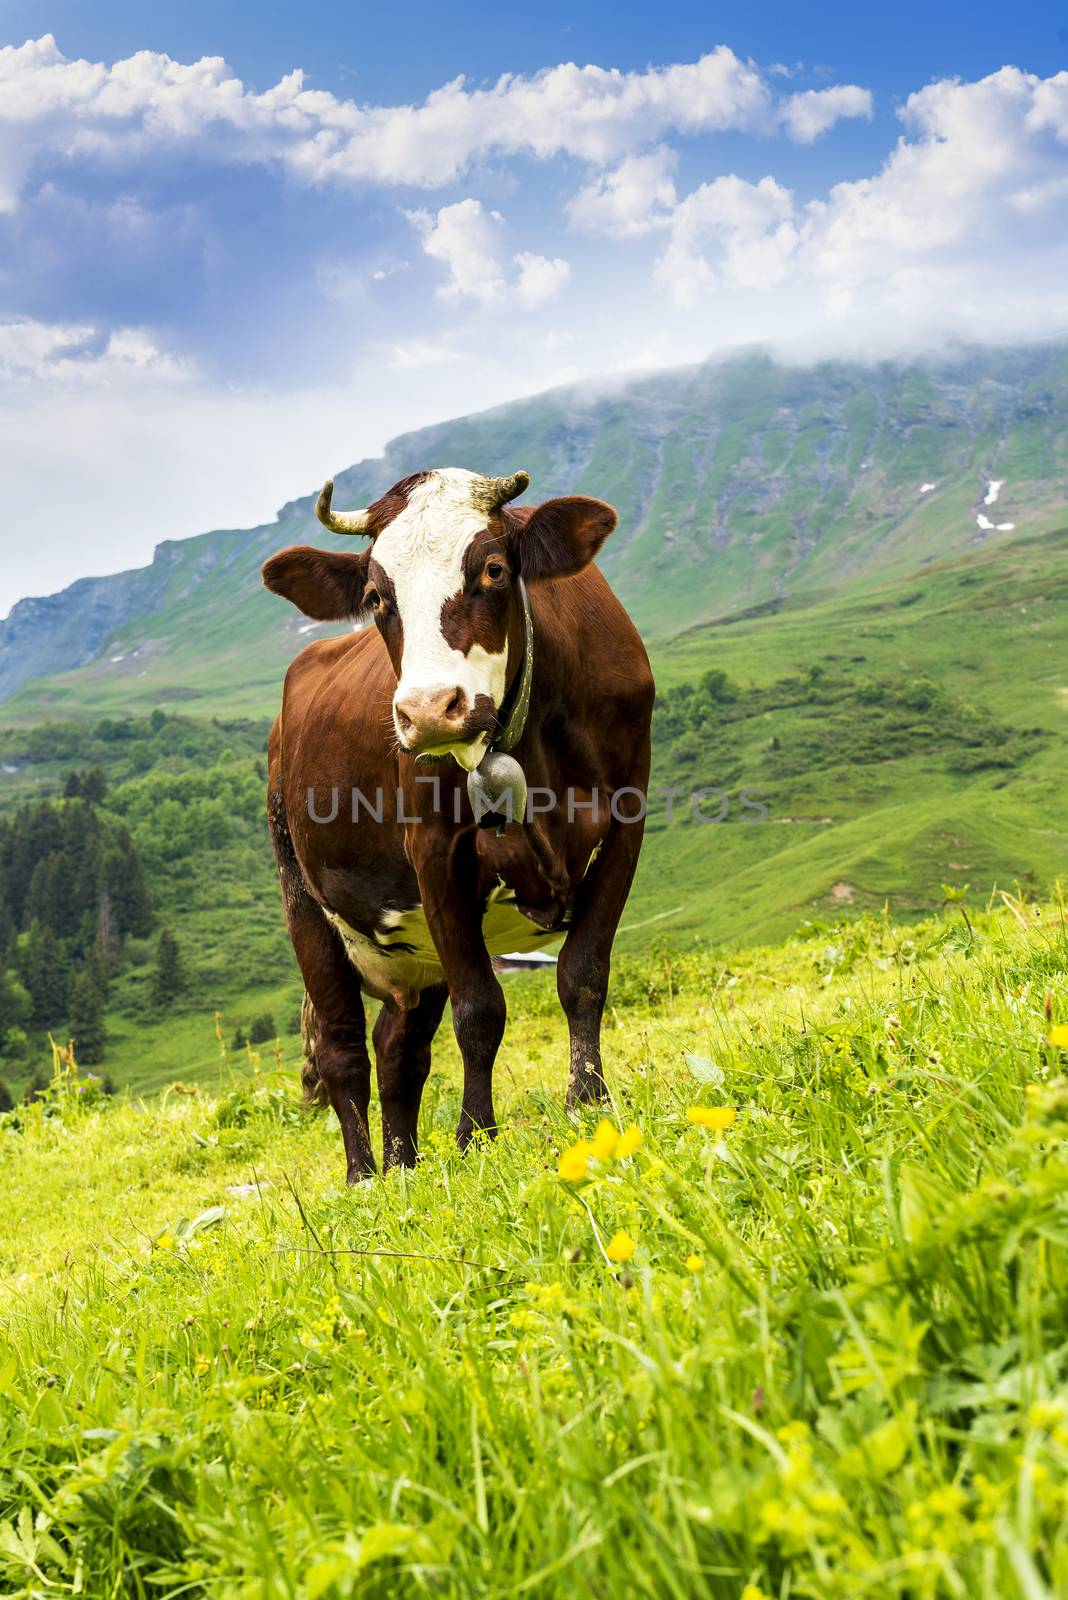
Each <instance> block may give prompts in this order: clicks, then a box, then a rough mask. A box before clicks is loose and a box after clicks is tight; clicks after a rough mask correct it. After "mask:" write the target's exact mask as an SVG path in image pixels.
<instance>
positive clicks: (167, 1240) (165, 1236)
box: [156, 1233, 174, 1250]
mask: <svg viewBox="0 0 1068 1600" xmlns="http://www.w3.org/2000/svg"><path fill="white" fill-rule="evenodd" d="M156 1249H157V1250H173V1249H174V1235H173V1234H170V1233H161V1234H160V1236H159V1238H158V1239H157V1240H156Z"/></svg>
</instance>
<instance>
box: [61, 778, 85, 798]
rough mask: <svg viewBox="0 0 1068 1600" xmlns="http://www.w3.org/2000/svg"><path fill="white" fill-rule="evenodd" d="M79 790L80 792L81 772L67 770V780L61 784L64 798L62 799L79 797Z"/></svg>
mask: <svg viewBox="0 0 1068 1600" xmlns="http://www.w3.org/2000/svg"><path fill="white" fill-rule="evenodd" d="M81 792H82V779H81V774H80V773H78V772H68V773H67V781H66V783H65V784H64V785H63V798H64V800H77V799H78V798H79V796H80V795H81Z"/></svg>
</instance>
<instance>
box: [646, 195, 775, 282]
mask: <svg viewBox="0 0 1068 1600" xmlns="http://www.w3.org/2000/svg"><path fill="white" fill-rule="evenodd" d="M793 212H794V201H793V196H792V195H791V193H790V191H789V189H784V188H783V187H782V185H781V184H778V183H776V181H775V179H774V178H761V180H760V182H759V183H748V182H746V180H745V179H744V178H737V177H734V176H733V175H732V176H730V177H725V178H716V179H714V181H713V182H712V183H703V184H701V186H700V188H698V189H695V190H694V192H693V193H692V194H690V195H687V197H686V199H685V200H683V201H682V202H681V204H680V205H679V206H678V208H677V210H676V212H675V215H674V217H673V219H672V223H671V240H670V243H669V244H668V246H667V249H666V250H665V251H664V254H663V255H662V256H661V257H660V260H659V261H658V262H657V264H656V276H657V279H658V280H659V282H661V283H662V284H664V285H665V286H666V287H667V288H668V289H670V291H671V293H672V295H673V297H674V299H675V303H676V304H677V305H680V306H683V307H689V306H695V305H697V303H698V302H699V301H700V300H701V299H703V298H704V297H705V296H706V295H707V294H709V293H710V292H712V290H713V289H715V288H716V287H717V286H718V285H727V286H730V287H732V288H759V289H769V288H772V287H774V286H775V285H776V284H778V283H781V281H782V279H783V277H784V275H785V274H786V272H787V270H788V268H789V265H790V261H791V257H792V256H793V254H794V252H795V251H796V248H797V229H796V227H795V225H794V223H793V221H792V217H793ZM713 262H714V265H713Z"/></svg>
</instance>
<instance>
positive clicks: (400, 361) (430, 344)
mask: <svg viewBox="0 0 1068 1600" xmlns="http://www.w3.org/2000/svg"><path fill="white" fill-rule="evenodd" d="M462 360H463V356H462V354H461V352H460V351H459V350H455V349H453V347H452V345H451V344H449V343H447V342H446V341H445V340H438V341H435V340H433V339H402V340H401V341H400V342H399V343H398V344H395V345H394V346H393V348H392V349H391V350H390V353H389V364H390V366H391V367H394V368H396V370H397V371H398V372H420V371H422V370H424V369H425V368H427V367H447V366H451V365H452V363H453V362H454V361H462Z"/></svg>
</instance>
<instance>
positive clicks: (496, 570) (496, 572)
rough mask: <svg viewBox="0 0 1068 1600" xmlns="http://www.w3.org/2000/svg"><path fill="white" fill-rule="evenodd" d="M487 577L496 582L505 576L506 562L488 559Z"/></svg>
mask: <svg viewBox="0 0 1068 1600" xmlns="http://www.w3.org/2000/svg"><path fill="white" fill-rule="evenodd" d="M486 577H487V578H489V579H491V580H492V581H493V582H494V583H496V581H497V579H498V578H503V577H504V562H503V561H487V562H486Z"/></svg>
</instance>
